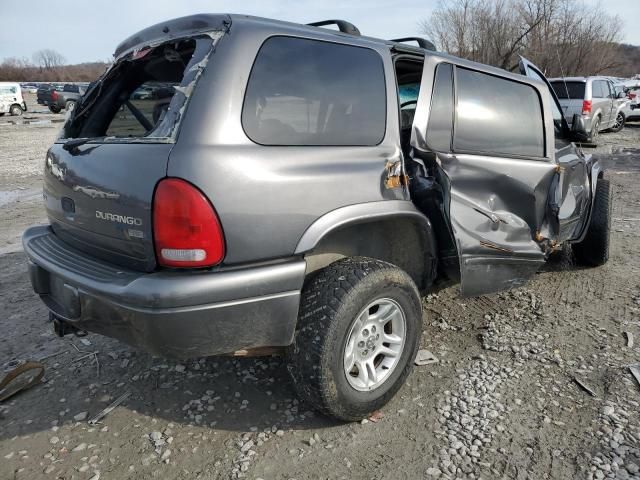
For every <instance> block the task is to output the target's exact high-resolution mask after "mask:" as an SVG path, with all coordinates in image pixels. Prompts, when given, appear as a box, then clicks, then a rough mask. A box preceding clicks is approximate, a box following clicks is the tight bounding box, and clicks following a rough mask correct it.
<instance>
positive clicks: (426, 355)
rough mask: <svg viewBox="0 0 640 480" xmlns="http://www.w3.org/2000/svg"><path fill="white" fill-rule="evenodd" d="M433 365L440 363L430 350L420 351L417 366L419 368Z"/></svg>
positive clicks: (416, 361)
mask: <svg viewBox="0 0 640 480" xmlns="http://www.w3.org/2000/svg"><path fill="white" fill-rule="evenodd" d="M432 363H438V358H437V357H436V356H435V355H434V354H433V353H431V352H430V351H429V350H418V354H417V355H416V359H415V364H416V365H418V366H422V365H430V364H432Z"/></svg>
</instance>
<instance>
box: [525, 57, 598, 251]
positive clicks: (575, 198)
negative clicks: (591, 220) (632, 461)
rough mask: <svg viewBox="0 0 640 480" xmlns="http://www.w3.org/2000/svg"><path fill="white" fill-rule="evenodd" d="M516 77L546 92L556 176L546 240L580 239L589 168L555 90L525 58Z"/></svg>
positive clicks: (586, 214)
mask: <svg viewBox="0 0 640 480" xmlns="http://www.w3.org/2000/svg"><path fill="white" fill-rule="evenodd" d="M519 67H520V73H521V74H522V75H524V76H526V77H529V78H533V79H534V80H538V81H540V82H542V83H544V84H545V86H546V88H547V91H548V92H549V100H550V107H551V116H552V118H553V136H554V149H555V152H554V153H555V160H556V163H557V170H558V174H557V176H556V181H554V183H553V185H552V186H551V192H550V195H549V206H550V210H551V212H550V216H549V223H550V225H549V228H550V238H553V239H554V241H555V242H556V243H561V242H565V241H568V240H576V239H578V238H579V237H580V235H581V233H582V231H583V228H584V226H585V223H586V220H587V219H588V217H589V206H590V204H591V194H590V180H589V168H588V165H587V161H586V160H587V158H586V157H585V155H583V154H582V151H581V150H579V149H578V148H576V146H575V144H574V143H573V142H572V141H571V138H570V132H569V125H568V124H567V121H566V119H565V118H564V115H563V113H562V109H561V108H560V102H559V100H558V97H557V96H556V93H555V90H554V89H553V87H552V86H551V84H550V83H549V81H548V80H547V79H546V77H545V76H544V75H543V74H542V72H541V71H540V69H539V68H538V67H536V66H535V65H534V64H533V63H531V62H530V61H529V60H527V59H526V58H522V57H521V58H520V62H519Z"/></svg>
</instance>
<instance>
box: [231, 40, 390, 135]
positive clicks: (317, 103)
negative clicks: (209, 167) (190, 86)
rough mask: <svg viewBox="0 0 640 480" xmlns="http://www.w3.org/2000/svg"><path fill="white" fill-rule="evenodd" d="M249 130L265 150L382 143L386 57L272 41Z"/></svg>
mask: <svg viewBox="0 0 640 480" xmlns="http://www.w3.org/2000/svg"><path fill="white" fill-rule="evenodd" d="M242 126H243V128H244V130H245V132H246V134H247V136H248V137H249V138H250V139H251V140H253V141H254V142H256V143H259V144H262V145H300V146H302V145H352V146H365V145H377V144H379V143H380V142H381V141H382V139H383V137H384V134H385V127H386V87H385V77H384V67H383V64H382V58H381V57H380V55H379V54H378V53H377V52H375V51H374V50H371V49H368V48H362V47H355V46H350V45H341V44H336V43H330V42H323V41H318V40H309V39H303V38H294V37H271V38H269V39H268V40H266V41H265V42H264V44H263V45H262V47H261V48H260V51H259V52H258V55H257V57H256V60H255V62H254V65H253V68H252V71H251V75H250V77H249V82H248V84H247V91H246V95H245V99H244V105H243V109H242Z"/></svg>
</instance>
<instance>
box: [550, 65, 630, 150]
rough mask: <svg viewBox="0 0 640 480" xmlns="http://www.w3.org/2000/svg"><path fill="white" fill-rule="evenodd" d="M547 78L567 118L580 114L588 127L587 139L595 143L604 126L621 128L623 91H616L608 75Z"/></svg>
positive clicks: (624, 96)
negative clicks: (620, 92) (617, 92)
mask: <svg viewBox="0 0 640 480" xmlns="http://www.w3.org/2000/svg"><path fill="white" fill-rule="evenodd" d="M549 81H550V82H551V85H552V86H553V89H554V90H555V93H556V95H557V96H558V98H559V100H560V105H561V106H562V110H563V112H564V115H565V116H566V118H568V119H572V118H573V116H574V115H576V114H579V115H581V116H582V118H583V121H584V125H585V127H586V128H587V129H588V131H589V138H588V141H589V142H591V143H597V139H598V134H599V133H600V132H601V131H603V130H609V129H610V130H611V131H614V132H618V131H620V130H622V129H623V128H624V123H625V121H626V118H625V116H624V113H623V112H622V110H623V109H624V107H625V105H626V103H625V100H626V95H624V94H616V93H615V89H614V84H613V82H612V81H611V80H610V79H609V78H608V77H566V78H551V79H549ZM569 125H570V126H571V123H569Z"/></svg>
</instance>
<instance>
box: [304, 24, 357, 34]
mask: <svg viewBox="0 0 640 480" xmlns="http://www.w3.org/2000/svg"><path fill="white" fill-rule="evenodd" d="M307 25H310V26H312V27H324V26H325V25H336V26H337V27H338V30H340V31H341V32H342V33H348V34H349V35H356V36H360V30H358V27H356V26H355V25H354V24H353V23H349V22H347V21H346V20H322V21H321V22H313V23H307Z"/></svg>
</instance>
